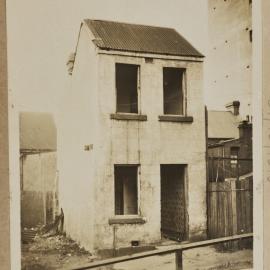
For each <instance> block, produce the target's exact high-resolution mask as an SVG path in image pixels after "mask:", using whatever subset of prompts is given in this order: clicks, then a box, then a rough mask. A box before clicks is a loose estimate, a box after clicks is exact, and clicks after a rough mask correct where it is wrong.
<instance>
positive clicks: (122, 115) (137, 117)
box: [111, 113, 147, 121]
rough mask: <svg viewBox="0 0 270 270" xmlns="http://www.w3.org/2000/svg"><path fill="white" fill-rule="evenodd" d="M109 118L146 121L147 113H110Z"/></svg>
mask: <svg viewBox="0 0 270 270" xmlns="http://www.w3.org/2000/svg"><path fill="white" fill-rule="evenodd" d="M111 119H114V120H135V121H146V120H147V115H145V114H132V113H112V114H111Z"/></svg>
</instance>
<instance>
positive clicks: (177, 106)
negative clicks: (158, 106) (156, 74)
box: [163, 67, 185, 115]
mask: <svg viewBox="0 0 270 270" xmlns="http://www.w3.org/2000/svg"><path fill="white" fill-rule="evenodd" d="M184 74H185V69H182V68H172V67H165V68H163V109H164V114H174V115H183V114H184Z"/></svg>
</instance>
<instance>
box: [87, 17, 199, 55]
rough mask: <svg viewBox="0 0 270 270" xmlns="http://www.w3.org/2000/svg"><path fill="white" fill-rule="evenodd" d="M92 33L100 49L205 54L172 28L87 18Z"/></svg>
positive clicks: (167, 53)
mask: <svg viewBox="0 0 270 270" xmlns="http://www.w3.org/2000/svg"><path fill="white" fill-rule="evenodd" d="M84 21H85V23H86V25H87V26H88V27H89V29H90V30H91V32H92V33H93V35H94V37H95V39H94V40H93V42H94V43H95V45H96V46H97V47H99V48H101V49H105V50H117V51H127V52H139V53H154V54H165V55H176V56H190V57H203V55H202V54H201V53H200V52H199V51H197V50H196V49H195V48H194V47H193V46H192V45H191V44H190V43H189V42H188V41H187V40H186V39H185V38H183V37H182V36H181V35H180V34H179V33H178V32H177V31H176V30H174V29H172V28H165V27H156V26H148V25H139V24H130V23H120V22H112V21H102V20H90V19H86V20H84Z"/></svg>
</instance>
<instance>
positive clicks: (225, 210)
mask: <svg viewBox="0 0 270 270" xmlns="http://www.w3.org/2000/svg"><path fill="white" fill-rule="evenodd" d="M252 182H253V181H252V178H251V177H250V178H248V179H245V180H231V181H228V182H227V181H226V182H210V183H209V186H208V236H209V238H218V237H224V236H230V235H236V234H242V233H249V232H252V230H253V222H252V220H253V211H252V205H253V198H252V197H253V196H252V195H253V193H252Z"/></svg>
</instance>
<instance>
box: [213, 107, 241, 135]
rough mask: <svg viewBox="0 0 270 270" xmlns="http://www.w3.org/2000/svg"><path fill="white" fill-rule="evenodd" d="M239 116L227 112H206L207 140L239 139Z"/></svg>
mask: <svg viewBox="0 0 270 270" xmlns="http://www.w3.org/2000/svg"><path fill="white" fill-rule="evenodd" d="M240 121H241V120H240V118H239V116H235V115H233V114H232V113H231V112H228V111H208V138H217V139H219V138H220V139H226V138H227V139H233V138H239V129H238V125H239V123H240Z"/></svg>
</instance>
